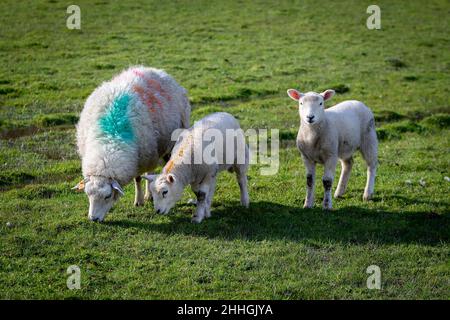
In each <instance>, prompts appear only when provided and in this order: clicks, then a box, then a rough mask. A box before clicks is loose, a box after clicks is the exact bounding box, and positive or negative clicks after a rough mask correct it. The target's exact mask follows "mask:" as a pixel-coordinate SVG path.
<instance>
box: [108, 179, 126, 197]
mask: <svg viewBox="0 0 450 320" xmlns="http://www.w3.org/2000/svg"><path fill="white" fill-rule="evenodd" d="M111 187H112V188H113V189H115V190H117V191H118V192H119V193H120V194H121V195H122V196H123V195H124V194H125V192H124V191H123V189H122V187H121V186H120V184H119V183H118V182H117V181H116V180H113V181H112V182H111Z"/></svg>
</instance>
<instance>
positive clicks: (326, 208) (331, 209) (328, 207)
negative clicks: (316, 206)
mask: <svg viewBox="0 0 450 320" xmlns="http://www.w3.org/2000/svg"><path fill="white" fill-rule="evenodd" d="M323 210H325V211H333V210H334V209H333V207H330V206H327V207H326V206H323Z"/></svg>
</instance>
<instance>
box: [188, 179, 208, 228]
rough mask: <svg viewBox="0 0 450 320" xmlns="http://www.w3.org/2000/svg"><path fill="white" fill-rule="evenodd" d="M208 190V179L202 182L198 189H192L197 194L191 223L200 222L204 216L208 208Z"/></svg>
mask: <svg viewBox="0 0 450 320" xmlns="http://www.w3.org/2000/svg"><path fill="white" fill-rule="evenodd" d="M209 191H210V181H208V182H203V183H202V184H201V185H200V186H199V187H198V189H196V190H194V193H195V195H196V196H197V207H196V209H195V213H194V215H193V216H192V220H191V221H192V222H193V223H200V222H202V220H203V219H204V218H205V214H206V213H207V211H209V210H210V208H209V206H208V202H207V197H208V193H209Z"/></svg>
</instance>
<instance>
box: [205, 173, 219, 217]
mask: <svg viewBox="0 0 450 320" xmlns="http://www.w3.org/2000/svg"><path fill="white" fill-rule="evenodd" d="M211 180H212V181H211V184H210V185H209V192H208V195H207V197H206V208H205V218H210V217H211V205H212V200H213V197H214V192H215V191H216V181H217V180H216V178H212V179H211Z"/></svg>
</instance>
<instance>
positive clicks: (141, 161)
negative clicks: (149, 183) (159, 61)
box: [74, 66, 191, 221]
mask: <svg viewBox="0 0 450 320" xmlns="http://www.w3.org/2000/svg"><path fill="white" fill-rule="evenodd" d="M190 112H191V107H190V105H189V101H188V98H187V91H186V90H185V89H184V88H183V87H181V86H180V85H178V83H177V82H176V81H175V80H174V79H173V78H172V77H171V76H169V75H168V74H167V73H166V72H164V71H163V70H158V69H153V68H147V67H143V66H137V67H132V68H129V69H128V70H125V71H123V72H122V73H120V74H119V75H117V76H116V77H115V78H113V79H112V80H111V81H109V82H105V83H103V84H102V85H101V86H100V87H98V88H97V89H95V91H94V92H93V93H92V94H91V95H90V96H89V97H88V99H87V101H86V103H85V105H84V109H83V111H82V112H81V115H80V120H79V123H78V124H77V144H78V152H79V154H80V156H81V158H82V171H83V176H84V180H82V181H81V182H80V183H79V184H78V185H77V186H75V187H74V189H77V190H84V191H85V192H86V194H87V195H88V197H89V219H91V220H93V221H102V220H103V219H104V217H105V214H106V213H107V212H108V211H109V209H110V208H111V207H112V205H113V204H114V202H115V201H117V200H118V198H119V196H120V195H123V190H122V187H121V186H123V185H125V184H127V183H129V182H130V181H131V180H132V179H133V178H134V179H135V189H136V195H135V205H142V204H143V203H144V194H143V191H142V188H141V177H140V175H141V174H142V173H145V172H148V171H150V170H153V169H154V168H155V167H156V166H157V165H158V162H159V159H160V158H161V157H163V156H164V155H168V154H169V153H170V150H171V149H172V147H173V145H174V142H172V140H171V134H172V132H173V131H174V130H176V129H178V128H188V127H189V117H190ZM149 196H150V191H149V189H148V188H147V194H146V196H145V198H148V197H149Z"/></svg>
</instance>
